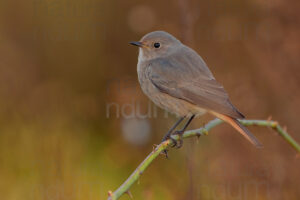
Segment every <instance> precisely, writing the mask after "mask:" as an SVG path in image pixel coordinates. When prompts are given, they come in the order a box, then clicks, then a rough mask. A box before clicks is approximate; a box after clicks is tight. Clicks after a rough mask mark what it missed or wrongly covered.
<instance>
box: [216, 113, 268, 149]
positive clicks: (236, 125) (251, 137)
mask: <svg viewBox="0 0 300 200" xmlns="http://www.w3.org/2000/svg"><path fill="white" fill-rule="evenodd" d="M211 113H212V114H213V115H215V116H216V117H218V118H219V119H221V120H223V121H225V122H227V123H229V124H230V125H231V126H232V127H233V128H235V129H236V130H237V131H238V132H240V133H241V134H242V135H243V136H244V137H245V138H246V139H247V140H249V141H250V142H251V143H252V144H254V145H255V147H257V148H262V147H263V145H262V144H261V143H260V142H259V141H258V140H257V139H256V137H255V136H254V135H253V134H252V133H251V132H250V131H249V130H248V129H247V128H246V127H245V126H243V125H242V124H241V123H240V122H239V121H238V120H237V119H234V118H232V117H229V116H226V115H223V114H220V113H216V112H211Z"/></svg>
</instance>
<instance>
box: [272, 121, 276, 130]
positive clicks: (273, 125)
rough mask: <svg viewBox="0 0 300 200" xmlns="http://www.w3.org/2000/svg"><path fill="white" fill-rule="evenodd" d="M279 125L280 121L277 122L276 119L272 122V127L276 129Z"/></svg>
mask: <svg viewBox="0 0 300 200" xmlns="http://www.w3.org/2000/svg"><path fill="white" fill-rule="evenodd" d="M277 126H278V122H276V121H275V122H273V123H272V124H271V127H272V128H274V129H276V128H277Z"/></svg>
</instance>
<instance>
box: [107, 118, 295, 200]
mask: <svg viewBox="0 0 300 200" xmlns="http://www.w3.org/2000/svg"><path fill="white" fill-rule="evenodd" d="M240 122H241V123H242V124H243V125H245V126H264V127H271V128H273V129H274V130H276V131H277V133H278V134H279V135H280V136H282V137H283V139H284V140H285V141H286V142H288V143H289V144H290V145H291V146H292V147H293V148H294V149H295V150H296V151H297V152H298V153H300V145H299V144H298V143H297V142H296V141H295V140H294V139H293V138H292V137H291V136H290V135H289V134H288V133H287V131H286V130H284V129H283V128H282V127H281V126H280V125H279V124H278V122H276V121H270V120H240ZM221 123H223V121H222V120H220V119H214V120H212V121H210V122H209V123H207V124H206V125H205V126H204V127H201V128H199V129H195V130H189V131H185V132H184V134H183V138H189V137H194V136H201V135H207V134H208V131H209V130H211V129H212V128H214V127H216V126H218V125H220V124H221ZM172 138H173V139H175V140H177V141H178V140H179V139H180V138H179V136H178V135H174V136H172ZM173 144H174V143H173V141H172V140H166V141H165V142H162V143H161V144H159V145H158V146H156V148H155V149H154V150H153V151H152V152H151V153H150V154H149V155H148V156H147V157H146V158H145V160H144V161H143V162H142V163H141V164H140V165H139V166H138V167H137V168H136V170H134V172H133V173H132V174H131V175H130V176H129V178H128V179H127V180H126V181H125V182H124V183H123V184H122V185H121V186H120V187H119V188H118V189H117V190H116V191H114V192H111V191H109V192H108V196H109V197H108V200H116V199H119V198H120V197H121V196H122V195H123V194H124V193H128V194H129V195H131V193H130V192H129V189H130V187H131V186H132V184H133V183H135V182H136V181H137V180H138V179H139V178H140V176H141V175H142V174H143V173H144V171H145V170H146V169H147V167H148V166H149V165H150V164H151V163H152V162H153V160H154V159H155V158H156V157H158V156H159V154H160V153H161V152H163V151H164V150H165V149H167V148H168V147H170V146H172V145H173Z"/></svg>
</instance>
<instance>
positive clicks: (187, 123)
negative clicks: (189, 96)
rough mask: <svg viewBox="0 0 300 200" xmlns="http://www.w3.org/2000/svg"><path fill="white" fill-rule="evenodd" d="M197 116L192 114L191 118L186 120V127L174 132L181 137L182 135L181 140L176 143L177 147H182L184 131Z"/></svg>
mask: <svg viewBox="0 0 300 200" xmlns="http://www.w3.org/2000/svg"><path fill="white" fill-rule="evenodd" d="M194 118H195V115H192V116H191V117H190V119H189V120H188V121H187V122H186V124H185V125H184V127H183V128H182V129H181V130H179V131H175V132H174V133H173V134H177V135H179V137H180V140H179V144H177V143H176V144H175V146H176V147H177V148H180V147H182V143H183V141H182V138H181V137H182V134H183V133H184V131H185V130H186V129H187V127H188V126H189V125H190V123H191V122H192V120H193V119H194Z"/></svg>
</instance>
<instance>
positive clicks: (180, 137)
mask: <svg viewBox="0 0 300 200" xmlns="http://www.w3.org/2000/svg"><path fill="white" fill-rule="evenodd" d="M183 133H184V131H183V130H180V131H175V132H174V133H172V135H178V137H179V140H175V139H173V138H172V137H170V138H171V139H172V141H173V143H174V145H172V147H175V148H177V149H179V148H181V147H182V145H183V139H182V135H183Z"/></svg>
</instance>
